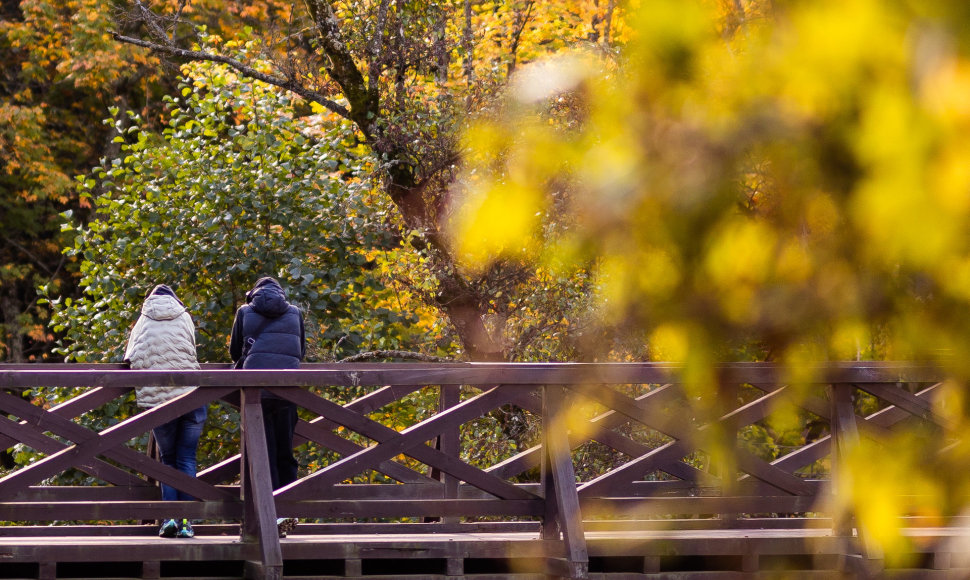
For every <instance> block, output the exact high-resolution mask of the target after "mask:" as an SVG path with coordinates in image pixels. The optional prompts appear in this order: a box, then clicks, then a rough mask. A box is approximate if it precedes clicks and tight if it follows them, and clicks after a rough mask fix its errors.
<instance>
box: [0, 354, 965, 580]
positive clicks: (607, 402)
mask: <svg viewBox="0 0 970 580" xmlns="http://www.w3.org/2000/svg"><path fill="white" fill-rule="evenodd" d="M682 370H683V369H682V368H681V367H679V366H677V365H670V364H646V363H645V364H558V363H549V364H491V363H483V364H476V363H468V364H461V363H456V364H411V363H408V364H403V363H387V364H354V365H343V364H333V365H317V364H309V365H305V366H304V368H302V369H300V370H292V371H255V370H254V371H234V370H230V369H228V368H227V366H226V365H204V367H203V369H202V370H200V371H131V370H125V369H124V367H122V366H120V365H77V364H74V365H19V366H14V365H0V387H2V392H0V410H2V413H4V414H6V415H5V417H3V416H0V448H10V447H14V446H16V445H18V444H21V445H22V446H23V447H27V448H30V449H33V450H36V451H37V452H38V453H40V454H41V456H42V457H41V458H40V459H39V460H37V461H34V462H33V463H30V464H29V465H27V466H23V467H17V468H13V469H10V470H8V471H6V472H5V473H4V475H3V477H2V478H0V521H2V522H3V523H4V524H7V525H4V526H0V578H43V579H48V578H242V577H247V578H304V577H307V578H331V577H333V578H346V577H363V578H371V579H377V578H433V577H438V578H459V577H463V578H480V579H485V578H545V577H549V576H554V577H568V578H586V577H589V578H616V579H620V578H623V579H627V578H733V577H749V576H751V577H760V578H775V577H778V578H801V577H805V578H831V577H838V575H840V574H841V575H845V576H850V577H851V576H855V577H866V576H877V577H893V578H954V577H965V576H968V575H970V549H968V548H970V543H968V540H970V528H964V527H962V526H965V525H967V523H966V521H965V520H963V519H961V518H960V517H958V516H956V515H955V517H952V518H948V519H947V520H946V522H947V525H946V527H940V522H939V521H928V520H925V519H921V518H920V517H918V516H913V517H907V518H905V521H904V527H905V533H906V534H907V535H908V536H909V537H911V538H914V541H913V542H912V543H911V545H912V547H913V552H914V554H913V555H914V557H913V558H912V559H910V564H907V567H906V568H892V567H888V566H886V562H885V559H884V558H883V554H882V553H881V551H880V548H879V546H878V545H876V544H875V543H874V542H873V541H872V540H871V539H870V537H869V534H867V533H866V532H867V531H866V530H862V529H859V527H858V526H857V525H855V524H854V522H853V520H852V519H851V514H848V516H846V514H840V513H838V512H835V511H833V509H834V508H833V507H832V506H834V505H836V502H834V501H833V500H834V499H838V497H839V493H840V490H839V489H837V488H835V487H833V486H832V485H831V481H832V478H831V474H832V473H833V472H837V470H838V469H839V468H840V460H841V459H840V458H841V455H842V452H843V451H844V450H845V449H846V447H847V446H849V445H852V444H854V443H855V442H856V441H858V440H859V438H860V437H865V438H873V439H876V440H880V439H883V438H886V437H890V436H891V434H892V433H893V432H894V430H897V429H910V428H912V427H913V425H914V423H922V424H925V425H929V426H931V427H933V428H937V429H944V430H945V429H946V428H947V421H946V420H945V419H944V418H942V417H940V416H939V415H938V414H937V413H936V412H935V411H934V406H933V398H934V396H935V394H937V393H938V392H939V390H940V381H941V380H942V379H943V376H942V373H941V371H939V370H938V369H936V368H932V367H926V366H918V365H912V364H900V363H840V364H829V365H825V366H820V367H818V368H816V369H814V370H813V372H814V376H816V377H817V384H815V385H814V386H812V387H811V388H809V389H808V391H809V392H808V394H807V395H806V396H799V397H797V398H794V399H791V400H795V401H797V404H798V405H799V406H800V408H801V409H802V411H804V412H805V413H806V416H808V417H811V418H812V421H813V424H815V425H816V427H817V429H816V430H815V433H814V434H813V436H812V437H810V438H809V439H808V440H807V441H806V442H805V443H804V444H803V445H799V446H796V447H793V448H790V449H785V450H784V452H783V453H782V454H781V455H780V456H779V457H777V458H775V459H773V460H770V461H769V460H766V459H763V458H761V457H759V456H758V455H757V454H755V453H753V452H752V451H750V450H749V449H748V448H747V447H746V446H745V445H744V442H743V438H742V437H739V434H740V433H742V432H743V431H744V430H745V429H746V428H747V427H749V426H752V425H757V424H759V423H762V422H764V421H765V420H766V419H768V418H769V416H770V414H771V413H773V412H775V411H776V410H777V409H779V408H780V405H779V402H781V401H785V400H788V399H789V398H790V397H791V392H790V391H791V388H790V387H786V386H785V384H784V383H783V382H782V381H781V377H782V373H781V370H780V368H779V367H777V366H775V365H773V364H767V363H765V364H762V363H738V364H726V365H722V366H720V367H719V368H718V369H717V373H716V377H715V378H714V379H712V382H714V383H716V384H712V385H711V389H709V390H708V391H707V392H708V395H707V396H709V397H712V398H713V399H716V400H714V401H710V402H709V403H707V404H701V403H704V401H699V400H698V399H697V397H698V396H699V395H697V394H696V393H685V390H686V389H685V388H684V385H683V377H682V376H681V375H682ZM151 384H166V385H199V386H200V388H198V389H196V390H194V391H192V392H190V393H188V394H186V395H183V396H182V397H180V398H178V399H176V400H173V401H171V402H169V403H167V404H166V405H164V406H162V407H158V408H155V409H152V410H149V411H145V412H142V413H140V414H137V415H135V416H133V417H131V418H129V419H126V420H123V421H120V422H118V423H116V424H114V425H110V426H108V427H106V428H90V427H89V425H90V421H89V420H87V419H86V418H88V417H90V415H89V413H90V412H91V411H93V410H97V409H101V408H102V407H104V406H106V405H109V404H113V403H115V402H117V401H118V400H119V399H122V398H124V397H127V396H129V395H130V390H131V388H132V387H133V386H138V385H151ZM58 387H60V388H73V389H74V390H73V391H72V392H73V393H74V396H73V397H72V398H70V399H69V400H67V401H66V402H64V403H62V404H59V405H57V406H54V407H52V408H43V407H41V406H39V405H35V404H32V402H31V401H29V400H25V398H24V397H21V396H19V393H18V391H19V390H22V389H25V388H32V389H38V388H58ZM324 387H327V388H329V389H330V390H329V391H326V390H325V389H324ZM335 387H345V388H346V391H347V392H353V393H357V394H358V396H356V397H354V398H353V400H348V401H343V404H340V403H338V402H334V400H332V399H334V397H329V398H328V397H327V396H325V393H326V392H330V393H333V392H334V388H335ZM803 390H804V389H803ZM261 391H269V392H272V393H274V394H276V395H278V396H280V397H283V398H286V399H289V400H291V401H293V402H295V403H296V404H297V405H298V406H299V407H300V409H301V417H302V418H301V420H300V422H299V425H298V426H297V439H298V440H297V441H296V444H297V445H304V444H306V445H308V446H309V447H312V448H313V449H315V450H317V451H318V452H319V454H318V455H317V456H318V457H330V459H329V460H327V461H320V462H314V465H311V466H307V465H304V466H302V469H303V470H302V471H301V474H302V473H304V472H305V473H306V474H305V476H304V477H302V478H301V479H299V480H298V481H296V482H294V483H293V484H291V485H289V486H287V487H285V488H282V489H279V490H276V491H275V492H274V491H273V490H272V488H271V484H270V479H269V475H268V472H267V456H266V441H265V438H264V436H263V431H262V428H261V425H262V417H261V413H262V411H261V407H260V405H259V400H260V394H261ZM338 391H339V389H338ZM863 394H864V395H863ZM418 395H420V396H421V397H423V398H421V399H419V400H420V401H428V400H432V401H434V404H433V405H432V406H434V407H436V408H431V409H423V410H422V409H419V411H421V412H419V413H418V414H417V416H416V418H415V420H414V421H413V422H412V423H410V424H407V425H403V426H402V425H394V424H387V423H386V422H383V421H382V419H383V417H384V414H382V413H379V412H378V411H379V410H381V409H382V408H385V407H387V406H388V405H393V404H397V403H401V402H402V401H404V402H407V401H410V403H409V404H411V405H412V406H413V405H414V401H415V399H413V397H415V396H418ZM860 396H865V397H869V398H870V399H871V401H872V402H873V403H874V404H873V406H872V408H873V409H874V410H872V411H871V412H867V413H864V414H858V412H857V408H858V405H856V404H854V400H855V399H857V398H858V397H860ZM409 397H411V398H412V399H408V398H409ZM200 405H219V406H220V407H221V408H226V409H231V410H233V412H235V409H238V416H239V421H240V432H239V436H238V440H231V441H224V442H223V443H224V444H225V445H227V446H229V448H230V452H228V453H227V454H226V458H225V459H223V460H221V461H218V462H211V461H206V460H205V459H206V458H202V461H201V463H202V465H203V466H206V467H205V468H204V469H203V470H202V471H201V472H200V473H199V475H198V478H191V477H188V476H186V475H184V474H182V473H180V472H178V471H176V470H174V469H172V468H168V467H166V466H164V465H162V464H161V463H159V462H158V461H156V460H155V459H154V458H153V457H151V456H150V455H149V454H146V453H144V452H142V451H138V450H136V449H135V448H134V446H133V442H134V441H138V440H141V441H144V439H145V437H146V434H147V433H149V432H150V431H151V429H152V428H153V427H155V426H158V425H160V424H162V423H164V422H166V421H168V420H170V419H172V418H175V417H177V416H179V415H181V414H183V413H185V412H186V411H189V410H191V409H194V408H196V407H199V406H200ZM701 407H703V408H706V409H707V411H706V414H699V413H698V412H697V409H698V408H701ZM512 409H514V413H512V414H513V415H515V416H517V417H526V418H528V421H529V422H530V424H531V425H533V426H534V429H535V430H536V433H537V435H536V444H535V445H534V446H532V447H530V448H528V449H519V450H516V451H515V452H514V453H511V454H508V456H507V457H504V458H502V459H501V460H499V461H497V462H495V463H494V464H492V465H484V466H483V465H479V464H477V463H476V462H475V461H471V460H469V457H470V456H473V455H475V456H477V455H476V454H475V453H471V451H475V450H470V449H468V448H467V446H468V444H467V443H465V444H464V447H465V448H463V443H462V442H463V441H466V442H467V441H469V440H471V439H473V438H470V437H463V436H462V435H461V433H462V430H466V429H473V428H474V426H475V425H480V424H479V423H476V422H477V421H481V420H482V418H483V417H486V416H489V415H490V414H493V413H496V412H501V411H502V410H505V411H506V412H511V411H510V410H512ZM567 411H570V412H567ZM705 417H707V418H705ZM502 437H504V435H503V433H502V432H501V430H499V431H498V432H495V431H493V432H491V434H489V435H481V436H480V437H479V438H478V439H475V441H476V443H475V445H476V446H477V447H482V446H486V445H493V444H495V443H500V442H501V441H499V440H500V439H501V438H502ZM230 439H232V438H230ZM718 449H723V450H730V451H733V454H730V456H731V459H730V460H728V459H725V458H726V457H727V455H724V454H720V453H718V452H717V450H718ZM936 451H937V450H927V453H935V452H936ZM328 454H329V455H328ZM65 473H83V474H86V476H85V477H79V478H78V480H79V481H84V482H87V483H85V484H84V485H53V484H52V481H51V478H53V477H55V476H59V475H61V474H65ZM368 474H370V476H369V477H368ZM577 474H578V475H577ZM61 479H63V478H61ZM159 481H162V482H165V483H167V484H168V485H171V486H173V487H176V488H179V489H182V490H184V491H186V492H188V493H190V494H192V495H193V496H195V497H197V498H199V500H198V501H192V502H177V503H173V502H162V501H161V500H160V493H159V490H158V487H157V482H159ZM173 513H177V514H179V515H180V516H181V517H188V518H193V519H195V520H198V521H200V522H204V523H201V524H199V525H197V526H196V532H197V536H196V538H194V539H186V540H180V539H160V538H158V537H157V525H156V524H155V522H156V521H157V520H160V519H163V518H167V517H171V514H173ZM277 517H296V518H299V519H300V520H301V522H302V523H301V525H300V526H299V527H298V528H297V530H296V531H294V532H291V533H290V535H289V536H288V537H286V538H283V539H280V538H278V537H277V531H276V526H275V521H276V518H277Z"/></svg>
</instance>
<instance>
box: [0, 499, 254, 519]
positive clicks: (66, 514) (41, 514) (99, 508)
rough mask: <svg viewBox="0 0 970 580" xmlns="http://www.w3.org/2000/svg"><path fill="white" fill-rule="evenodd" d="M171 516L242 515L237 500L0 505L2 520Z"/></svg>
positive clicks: (231, 517)
mask: <svg viewBox="0 0 970 580" xmlns="http://www.w3.org/2000/svg"><path fill="white" fill-rule="evenodd" d="M173 513H177V514H180V515H181V516H182V517H186V518H194V519H207V520H216V519H236V518H238V517H239V516H240V515H242V511H241V505H240V504H239V501H238V500H237V501H235V502H220V501H204V502H201V501H187V502H163V501H161V500H158V501H100V502H91V501H65V502H56V503H46V502H36V501H32V502H16V501H5V502H0V520H2V521H71V520H79V521H95V520H154V519H162V518H165V517H172V514H173Z"/></svg>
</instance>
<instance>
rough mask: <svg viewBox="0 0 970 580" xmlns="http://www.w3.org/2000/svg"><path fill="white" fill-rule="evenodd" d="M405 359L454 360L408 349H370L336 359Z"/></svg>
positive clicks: (346, 361) (427, 360) (350, 361)
mask: <svg viewBox="0 0 970 580" xmlns="http://www.w3.org/2000/svg"><path fill="white" fill-rule="evenodd" d="M388 358H396V359H405V360H418V361H421V362H434V363H439V362H455V360H454V359H450V358H443V357H440V356H432V355H429V354H422V353H420V352H411V351H408V350H371V351H368V352H362V353H359V354H355V355H353V356H349V357H347V358H342V359H340V360H338V361H337V362H338V363H355V362H361V361H365V360H378V359H388Z"/></svg>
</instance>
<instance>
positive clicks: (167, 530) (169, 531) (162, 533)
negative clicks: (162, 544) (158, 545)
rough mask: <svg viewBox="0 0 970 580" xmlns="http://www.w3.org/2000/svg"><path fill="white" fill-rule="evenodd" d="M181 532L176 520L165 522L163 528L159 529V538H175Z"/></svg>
mask: <svg viewBox="0 0 970 580" xmlns="http://www.w3.org/2000/svg"><path fill="white" fill-rule="evenodd" d="M178 532H179V525H178V524H177V523H176V522H175V520H165V521H164V522H162V527H161V528H159V529H158V537H160V538H174V537H175V536H176V534H178Z"/></svg>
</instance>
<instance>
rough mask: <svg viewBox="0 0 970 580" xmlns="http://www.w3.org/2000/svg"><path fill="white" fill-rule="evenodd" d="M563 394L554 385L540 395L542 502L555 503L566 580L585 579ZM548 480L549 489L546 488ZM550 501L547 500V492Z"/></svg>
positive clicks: (586, 558) (579, 513)
mask: <svg viewBox="0 0 970 580" xmlns="http://www.w3.org/2000/svg"><path fill="white" fill-rule="evenodd" d="M566 397H567V391H566V389H565V388H564V387H561V386H558V385H555V386H554V385H548V386H546V387H545V389H544V392H543V413H542V416H543V419H544V421H545V424H544V425H543V441H544V445H543V447H544V448H545V449H546V453H547V454H548V462H549V463H548V465H549V469H548V471H549V473H548V476H547V479H546V482H547V483H546V485H545V489H546V502H547V503H549V502H555V505H556V510H555V515H556V517H557V518H558V527H559V531H560V533H561V534H562V537H563V545H564V547H565V552H566V560H567V562H568V577H569V578H586V577H587V575H588V571H589V556H588V554H587V551H586V537H585V534H584V533H583V516H582V510H581V508H580V504H579V494H578V493H577V490H576V473H575V471H574V470H573V460H572V455H571V448H570V446H569V437H568V435H567V424H568V417H567V416H566V414H567V412H568V411H567V409H568V407H567V406H566ZM549 480H551V482H552V485H551V486H550V485H549V484H548V481H549ZM550 491H551V492H552V495H553V497H549V495H548V494H549V492H550Z"/></svg>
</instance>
